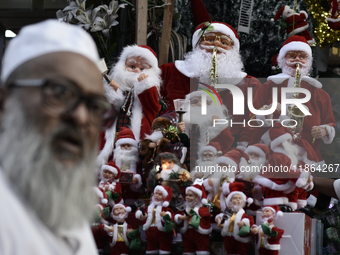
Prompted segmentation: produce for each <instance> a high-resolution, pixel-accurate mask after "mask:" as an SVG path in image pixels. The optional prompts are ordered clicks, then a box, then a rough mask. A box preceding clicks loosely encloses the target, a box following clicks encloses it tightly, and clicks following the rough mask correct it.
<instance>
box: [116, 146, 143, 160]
mask: <svg viewBox="0 0 340 255" xmlns="http://www.w3.org/2000/svg"><path fill="white" fill-rule="evenodd" d="M113 155H114V156H113V159H114V160H116V161H117V160H121V161H122V164H130V163H135V162H137V161H138V148H137V147H135V146H132V147H131V150H122V147H121V146H118V147H117V148H116V149H114V151H113Z"/></svg>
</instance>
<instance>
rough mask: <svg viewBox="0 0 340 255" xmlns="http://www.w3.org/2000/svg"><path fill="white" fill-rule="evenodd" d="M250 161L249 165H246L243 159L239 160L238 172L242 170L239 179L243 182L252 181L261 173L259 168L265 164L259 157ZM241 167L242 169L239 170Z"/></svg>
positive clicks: (263, 159) (264, 160)
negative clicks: (243, 180)
mask: <svg viewBox="0 0 340 255" xmlns="http://www.w3.org/2000/svg"><path fill="white" fill-rule="evenodd" d="M250 161H251V163H250V164H248V162H247V160H246V159H245V158H241V160H240V163H239V166H240V170H241V169H243V171H242V172H241V176H240V178H242V179H245V180H253V179H254V178H255V177H256V176H257V175H258V174H259V173H260V172H261V169H262V168H261V167H262V166H264V165H265V164H266V159H265V158H262V157H260V158H259V159H258V160H256V159H251V160H250ZM242 166H243V167H244V168H241V167H242Z"/></svg>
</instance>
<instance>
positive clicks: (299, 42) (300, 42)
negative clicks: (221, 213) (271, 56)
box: [278, 35, 312, 59]
mask: <svg viewBox="0 0 340 255" xmlns="http://www.w3.org/2000/svg"><path fill="white" fill-rule="evenodd" d="M288 51H303V52H305V53H306V54H307V55H308V57H309V58H311V57H312V49H311V47H310V46H309V44H308V42H307V40H306V38H305V37H303V36H300V35H293V36H291V37H289V38H288V39H287V40H286V41H285V42H284V43H283V45H282V47H281V49H280V52H279V56H278V59H281V58H283V57H285V56H286V54H287V52H288Z"/></svg>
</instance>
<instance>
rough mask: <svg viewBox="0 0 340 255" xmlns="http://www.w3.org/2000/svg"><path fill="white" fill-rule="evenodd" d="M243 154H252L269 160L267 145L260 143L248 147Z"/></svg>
mask: <svg viewBox="0 0 340 255" xmlns="http://www.w3.org/2000/svg"><path fill="white" fill-rule="evenodd" d="M244 152H245V153H247V154H248V155H249V153H251V152H254V153H257V154H258V155H259V157H260V158H265V159H266V160H269V159H270V150H269V148H268V146H267V145H265V144H262V143H257V144H253V145H249V146H248V147H247V148H246V150H245V151H244Z"/></svg>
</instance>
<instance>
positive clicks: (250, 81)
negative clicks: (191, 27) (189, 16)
mask: <svg viewBox="0 0 340 255" xmlns="http://www.w3.org/2000/svg"><path fill="white" fill-rule="evenodd" d="M191 5H192V10H193V15H194V24H195V26H197V27H196V29H195V32H194V34H193V37H192V46H193V50H192V52H189V53H188V54H186V56H185V60H183V61H180V60H177V61H176V62H175V63H169V64H164V65H162V66H161V67H160V68H161V69H162V77H163V87H162V90H161V94H162V96H163V97H164V98H165V99H166V103H167V105H168V109H167V110H173V109H174V105H173V100H174V99H178V98H184V97H185V95H187V94H189V93H190V91H194V90H196V89H197V82H196V84H195V83H193V85H192V86H190V79H193V78H195V79H200V81H201V82H204V83H208V80H209V79H208V78H209V73H210V68H211V59H212V55H213V53H212V51H213V49H214V47H217V50H218V54H217V62H218V70H217V72H218V77H219V84H234V85H237V87H238V88H240V89H241V90H242V92H243V94H244V96H245V98H247V88H248V87H252V88H253V95H254V93H255V91H256V89H257V86H258V85H260V84H261V83H260V82H259V81H258V80H257V79H256V78H254V77H251V76H249V75H247V74H246V73H245V72H243V63H242V60H241V55H240V53H239V50H240V42H239V37H238V34H237V32H236V30H235V29H234V28H233V27H232V26H230V25H229V24H226V23H222V22H216V21H211V18H210V16H209V14H208V12H207V10H206V9H205V6H204V4H203V2H202V0H191ZM204 22H209V23H210V24H209V25H208V26H207V25H206V24H205V23H204ZM193 81H194V80H193ZM217 91H218V93H219V96H220V97H221V99H222V102H223V104H224V105H225V106H226V107H227V109H228V111H229V112H230V113H232V110H233V97H232V94H231V93H230V91H229V90H228V89H218V90H217ZM246 101H247V100H245V104H244V109H245V115H235V116H233V122H234V123H236V122H238V123H241V124H235V125H233V126H232V127H231V133H232V135H233V136H234V137H236V141H238V142H239V143H240V144H239V145H243V146H246V145H247V144H248V142H247V140H248V137H247V135H245V134H243V133H242V131H243V126H246V125H243V124H242V123H243V120H244V119H247V117H248V115H249V110H248V107H247V104H246ZM238 136H240V138H239V139H237V138H238ZM244 149H245V147H244Z"/></svg>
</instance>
